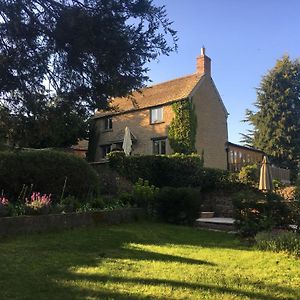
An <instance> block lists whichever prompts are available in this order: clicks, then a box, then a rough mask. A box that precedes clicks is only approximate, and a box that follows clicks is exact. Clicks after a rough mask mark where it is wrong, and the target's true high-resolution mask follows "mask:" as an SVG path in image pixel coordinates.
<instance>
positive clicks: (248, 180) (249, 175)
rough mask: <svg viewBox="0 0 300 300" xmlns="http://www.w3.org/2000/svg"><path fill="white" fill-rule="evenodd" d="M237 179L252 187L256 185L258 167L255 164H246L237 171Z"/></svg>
mask: <svg viewBox="0 0 300 300" xmlns="http://www.w3.org/2000/svg"><path fill="white" fill-rule="evenodd" d="M239 181H240V182H242V183H245V184H248V185H251V186H254V187H258V182H259V177H258V167H257V165H248V166H244V167H242V168H241V170H240V172H239Z"/></svg>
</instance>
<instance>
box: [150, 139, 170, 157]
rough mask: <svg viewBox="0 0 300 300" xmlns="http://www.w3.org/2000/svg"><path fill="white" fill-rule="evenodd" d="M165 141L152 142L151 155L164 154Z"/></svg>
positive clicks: (156, 140)
mask: <svg viewBox="0 0 300 300" xmlns="http://www.w3.org/2000/svg"><path fill="white" fill-rule="evenodd" d="M166 141H167V140H166V139H155V140H153V154H155V155H156V154H166Z"/></svg>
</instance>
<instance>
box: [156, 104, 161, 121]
mask: <svg viewBox="0 0 300 300" xmlns="http://www.w3.org/2000/svg"><path fill="white" fill-rule="evenodd" d="M157 121H158V122H161V121H162V108H161V107H160V108H158V109H157Z"/></svg>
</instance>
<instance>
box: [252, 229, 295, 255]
mask: <svg viewBox="0 0 300 300" xmlns="http://www.w3.org/2000/svg"><path fill="white" fill-rule="evenodd" d="M255 240H256V243H257V244H256V245H257V248H258V249H261V250H269V251H274V252H281V251H282V252H286V253H288V254H291V255H295V256H298V257H299V256H300V235H299V234H297V233H294V232H290V231H263V232H259V233H258V234H257V235H256V236H255Z"/></svg>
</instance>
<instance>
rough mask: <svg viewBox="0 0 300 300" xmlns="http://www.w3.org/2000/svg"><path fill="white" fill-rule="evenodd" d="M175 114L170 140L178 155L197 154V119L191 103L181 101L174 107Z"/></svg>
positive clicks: (171, 125) (169, 134) (169, 135)
mask: <svg viewBox="0 0 300 300" xmlns="http://www.w3.org/2000/svg"><path fill="white" fill-rule="evenodd" d="M172 108H173V111H174V113H175V116H174V118H173V119H172V121H171V124H170V127H169V133H168V138H169V142H170V146H171V148H172V149H173V150H174V152H176V153H183V154H191V153H195V152H196V149H195V140H196V130H197V118H196V115H195V112H194V107H193V104H192V103H191V102H190V101H180V102H176V103H174V104H173V105H172Z"/></svg>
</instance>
